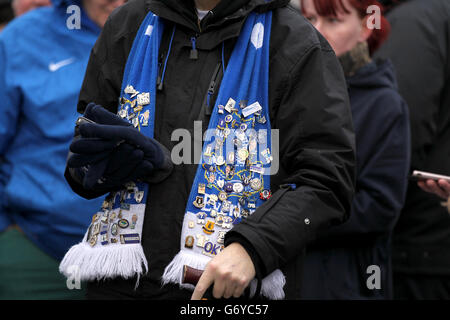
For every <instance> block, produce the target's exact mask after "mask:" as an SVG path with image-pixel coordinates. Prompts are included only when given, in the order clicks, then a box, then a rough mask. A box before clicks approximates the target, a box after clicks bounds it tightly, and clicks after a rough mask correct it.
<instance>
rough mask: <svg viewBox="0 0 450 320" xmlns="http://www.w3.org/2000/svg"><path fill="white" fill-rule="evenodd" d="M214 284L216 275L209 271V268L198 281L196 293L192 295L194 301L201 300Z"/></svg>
mask: <svg viewBox="0 0 450 320" xmlns="http://www.w3.org/2000/svg"><path fill="white" fill-rule="evenodd" d="M213 282H214V275H213V274H212V273H211V272H210V271H208V268H207V269H206V270H205V271H204V272H203V274H202V276H201V277H200V279H199V280H198V283H197V285H196V286H195V289H194V292H193V293H192V297H191V299H192V300H201V299H202V298H203V295H204V294H205V292H206V290H208V288H209V287H210V286H211V284H212V283H213Z"/></svg>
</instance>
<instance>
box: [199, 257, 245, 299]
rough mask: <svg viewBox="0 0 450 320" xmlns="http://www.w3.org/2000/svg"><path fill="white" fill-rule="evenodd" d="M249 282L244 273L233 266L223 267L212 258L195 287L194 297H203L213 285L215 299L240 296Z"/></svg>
mask: <svg viewBox="0 0 450 320" xmlns="http://www.w3.org/2000/svg"><path fill="white" fill-rule="evenodd" d="M249 282H250V281H249V280H248V279H247V278H246V277H245V276H244V275H243V274H240V273H239V272H235V271H233V270H232V269H231V268H227V267H223V266H221V265H219V264H217V262H216V261H214V260H211V261H210V262H209V263H208V265H207V266H206V268H205V271H204V272H203V275H202V277H201V278H200V280H199V282H198V284H197V286H196V287H195V290H194V293H193V295H192V299H193V300H199V299H201V298H202V297H203V295H204V293H205V291H206V290H207V289H208V288H209V287H210V286H211V285H213V290H212V294H213V297H214V298H215V299H220V298H225V299H229V298H231V297H234V298H239V297H241V296H242V294H243V293H244V290H245V289H246V288H247V286H248V284H249Z"/></svg>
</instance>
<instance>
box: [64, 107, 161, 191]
mask: <svg viewBox="0 0 450 320" xmlns="http://www.w3.org/2000/svg"><path fill="white" fill-rule="evenodd" d="M84 117H85V118H87V119H90V120H92V121H94V122H95V123H85V124H81V125H79V127H78V128H77V131H78V133H79V136H77V137H75V139H74V141H73V142H72V144H71V145H70V151H71V152H72V154H71V155H70V156H69V159H68V162H67V166H68V167H69V168H76V169H77V171H78V172H77V174H78V175H79V176H82V184H83V187H84V188H85V189H93V188H94V189H95V188H96V187H99V186H101V187H102V188H109V189H113V188H120V187H121V186H123V185H124V184H125V183H127V182H130V181H137V180H139V178H142V177H145V176H146V175H149V174H150V173H151V172H152V171H153V170H155V169H158V168H160V167H162V166H163V164H164V152H163V150H162V148H161V146H160V145H159V144H158V143H157V142H156V141H155V140H154V139H151V138H148V137H146V136H144V135H143V134H141V133H140V132H139V131H138V130H137V129H135V128H134V127H133V126H132V125H131V124H130V123H128V122H127V121H125V120H123V119H121V118H120V117H118V116H117V115H115V114H113V113H111V112H109V111H107V110H105V109H104V108H103V107H101V106H98V105H95V104H93V103H91V104H89V105H88V106H87V108H86V112H85V114H84Z"/></svg>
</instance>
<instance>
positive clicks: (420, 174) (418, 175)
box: [410, 170, 450, 182]
mask: <svg viewBox="0 0 450 320" xmlns="http://www.w3.org/2000/svg"><path fill="white" fill-rule="evenodd" d="M410 179H411V180H416V181H423V180H428V179H431V180H435V181H438V180H440V179H443V180H446V181H448V182H450V177H449V176H444V175H441V174H435V173H431V172H424V171H418V170H414V171H413V173H412V175H411V176H410Z"/></svg>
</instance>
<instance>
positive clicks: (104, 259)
mask: <svg viewBox="0 0 450 320" xmlns="http://www.w3.org/2000/svg"><path fill="white" fill-rule="evenodd" d="M74 266H75V271H76V272H78V276H79V277H80V280H81V281H93V280H105V279H111V278H117V277H122V278H125V279H128V278H131V277H134V276H137V277H138V283H139V277H140V275H141V274H142V273H144V270H145V272H147V271H148V265H147V259H146V257H145V254H144V250H143V249H142V246H141V244H127V245H113V246H105V247H99V248H92V247H91V246H90V245H89V244H87V243H85V242H82V243H79V244H77V245H74V246H72V247H71V248H70V249H69V251H68V252H67V253H66V255H65V256H64V259H63V260H62V261H61V264H60V265H59V272H60V273H62V274H63V275H65V276H66V277H68V278H69V277H71V276H72V277H73V276H74ZM143 267H144V268H143ZM138 283H137V284H138ZM137 284H136V286H137Z"/></svg>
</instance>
